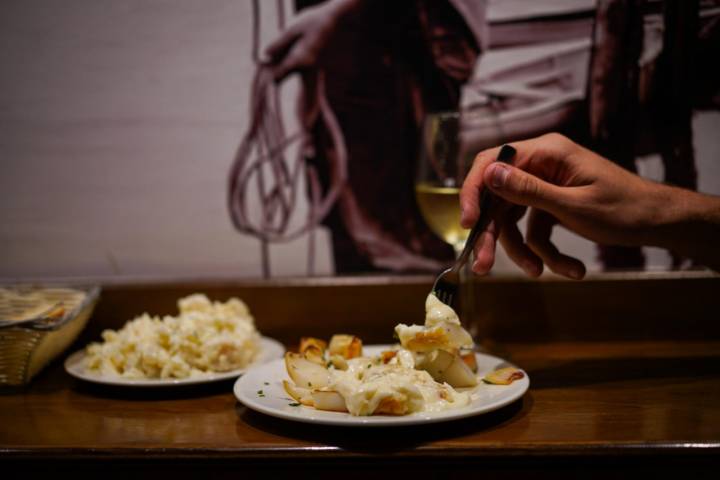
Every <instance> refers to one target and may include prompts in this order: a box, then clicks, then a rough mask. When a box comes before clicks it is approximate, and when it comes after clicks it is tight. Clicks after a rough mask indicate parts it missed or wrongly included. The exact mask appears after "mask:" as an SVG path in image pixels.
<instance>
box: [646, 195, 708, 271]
mask: <svg viewBox="0 0 720 480" xmlns="http://www.w3.org/2000/svg"><path fill="white" fill-rule="evenodd" d="M658 198H660V199H662V209H661V210H662V213H661V214H660V215H659V216H658V219H657V220H658V221H657V222H656V224H655V226H654V231H653V233H652V237H653V239H654V241H651V242H648V244H650V245H653V246H658V247H662V248H666V249H667V250H670V251H672V252H674V253H677V254H680V255H682V256H685V257H689V258H692V259H693V260H696V261H698V262H700V263H703V264H705V265H708V266H710V267H712V268H714V269H718V267H719V266H720V253H719V252H718V249H716V248H715V246H716V245H720V197H716V196H712V195H706V194H702V193H698V192H694V191H691V190H686V189H682V188H677V187H672V186H668V185H661V188H660V189H659V191H658Z"/></svg>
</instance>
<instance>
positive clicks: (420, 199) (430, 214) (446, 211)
mask: <svg viewBox="0 0 720 480" xmlns="http://www.w3.org/2000/svg"><path fill="white" fill-rule="evenodd" d="M415 197H416V198H417V203H418V207H420V213H421V214H422V216H423V218H424V219H425V222H426V223H427V224H428V226H429V227H430V229H431V230H432V231H433V232H434V233H435V235H437V236H438V237H440V238H442V239H443V240H444V241H445V242H447V243H449V244H450V245H452V246H453V248H454V249H455V253H456V254H459V252H460V251H461V250H462V248H463V246H464V245H465V240H467V237H468V233H469V232H470V230H467V229H464V228H462V227H461V226H460V188H459V187H443V186H438V185H437V184H433V183H429V182H418V183H417V184H416V185H415Z"/></svg>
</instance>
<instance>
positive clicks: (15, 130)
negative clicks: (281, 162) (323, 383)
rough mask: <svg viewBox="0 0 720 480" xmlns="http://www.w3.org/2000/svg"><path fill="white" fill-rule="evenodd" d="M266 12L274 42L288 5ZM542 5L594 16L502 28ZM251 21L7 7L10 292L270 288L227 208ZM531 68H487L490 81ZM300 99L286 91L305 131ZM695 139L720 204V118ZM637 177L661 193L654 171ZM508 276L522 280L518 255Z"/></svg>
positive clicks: (237, 15)
mask: <svg viewBox="0 0 720 480" xmlns="http://www.w3.org/2000/svg"><path fill="white" fill-rule="evenodd" d="M261 3H262V5H263V12H262V17H261V18H262V23H263V38H262V40H263V42H267V40H269V39H270V38H271V36H272V35H274V34H275V33H276V32H277V30H276V27H275V16H274V14H275V11H274V9H275V3H274V2H261ZM523 3H524V4H527V5H525V6H523V5H522V4H523ZM541 3H542V9H553V8H564V7H565V6H567V5H568V4H573V5H576V6H577V5H579V4H583V5H585V4H587V5H589V6H592V1H589V2H588V1H584V0H580V1H578V0H565V1H545V2H532V1H525V2H519V1H512V2H502V1H494V2H490V6H489V10H488V19H489V21H491V22H492V21H493V19H495V18H499V17H500V16H502V15H507V7H508V5H512V4H515V5H516V6H517V5H520V6H521V7H522V8H520V9H519V10H521V11H524V12H525V15H533V10H532V9H530V8H529V7H528V5H535V7H534V8H541V7H538V5H539V4H541ZM286 10H287V11H288V12H291V11H292V8H291V5H290V3H288V4H287V9H286ZM516 10H517V9H516ZM251 13H252V12H251V2H250V1H244V0H209V1H199V0H123V1H112V0H66V1H63V2H58V1H53V0H5V1H3V2H1V3H0V64H1V65H2V70H1V71H0V229H1V230H0V252H2V253H0V280H6V281H11V280H17V279H20V280H34V279H38V280H39V279H68V278H70V279H91V280H95V281H113V280H128V279H130V280H132V279H143V278H153V279H154V278H160V279H162V278H178V277H180V278H203V277H206V278H210V277H212V278H218V277H225V278H243V277H257V276H259V275H260V273H261V265H260V247H259V242H258V241H257V240H255V239H253V238H251V237H247V236H243V235H241V234H239V233H237V232H236V231H234V229H233V227H232V225H231V222H230V217H229V215H228V212H227V208H226V193H227V175H228V169H229V167H230V163H231V161H232V158H233V155H234V154H235V151H236V149H237V147H238V144H239V142H240V139H241V135H242V133H243V131H244V130H245V128H246V127H247V120H248V113H247V112H248V100H249V98H248V96H249V91H250V85H249V84H250V81H251V79H252V75H253V72H254V65H253V63H252V61H251V56H250V38H251V24H250V22H251V17H252V15H251ZM518 54H522V52H521V51H520V50H518V49H508V50H506V51H504V50H497V51H489V52H485V53H484V54H483V56H482V57H481V61H480V64H479V65H478V67H477V70H478V72H477V74H481V73H482V69H487V68H492V66H493V64H501V63H502V62H503V61H505V60H506V59H507V58H509V57H512V56H513V55H518ZM297 88H298V86H297V84H296V83H294V82H292V81H291V82H289V83H288V84H286V86H285V87H283V100H284V104H285V115H286V120H287V122H288V125H290V126H292V121H293V118H292V113H293V109H294V99H295V95H296V94H297ZM693 127H694V144H695V149H696V162H697V168H698V179H699V190H700V191H703V192H706V193H714V194H720V135H718V134H719V133H720V113H718V112H717V111H703V112H697V113H696V114H695V115H694V119H693ZM638 167H639V170H640V173H641V174H642V175H644V176H646V177H650V178H656V179H659V178H661V177H662V165H661V163H660V161H659V159H658V158H656V157H654V156H650V157H646V158H642V159H640V160H639V162H638ZM299 207H300V212H299V214H302V209H303V208H304V205H300V206H299ZM554 239H555V241H556V242H557V243H558V244H559V246H560V248H561V250H565V251H567V252H569V253H570V254H572V255H576V256H579V257H580V258H582V259H583V260H584V261H585V262H586V264H587V265H588V266H589V269H590V270H591V271H592V270H597V269H598V268H599V267H598V264H597V261H596V258H595V257H596V251H595V248H594V246H593V245H592V244H591V243H590V242H587V241H585V240H583V239H580V238H578V237H576V236H575V235H572V234H570V233H568V232H566V231H563V230H562V229H558V230H557V231H556V232H555V234H554ZM317 241H318V250H317V259H316V262H317V266H316V273H319V274H332V273H333V264H332V254H331V252H330V243H329V233H328V232H327V231H324V229H320V232H319V235H318V237H317ZM306 242H307V239H306V238H300V239H298V240H296V241H293V242H291V243H287V244H281V245H274V246H273V247H272V251H271V258H272V274H273V275H275V276H286V275H304V274H305V273H306V270H305V268H306V262H305V256H306V252H307V246H306ZM646 254H647V256H648V268H649V269H655V270H663V269H666V268H667V267H668V262H669V259H668V256H667V254H665V253H664V252H661V251H659V250H654V249H648V250H647V251H646ZM496 265H497V266H496V269H495V271H494V274H497V275H502V274H513V273H516V272H517V271H518V270H516V269H515V268H514V266H512V265H511V264H510V262H509V261H508V260H507V258H506V257H505V256H504V255H501V257H500V258H499V259H498V261H497V264H496Z"/></svg>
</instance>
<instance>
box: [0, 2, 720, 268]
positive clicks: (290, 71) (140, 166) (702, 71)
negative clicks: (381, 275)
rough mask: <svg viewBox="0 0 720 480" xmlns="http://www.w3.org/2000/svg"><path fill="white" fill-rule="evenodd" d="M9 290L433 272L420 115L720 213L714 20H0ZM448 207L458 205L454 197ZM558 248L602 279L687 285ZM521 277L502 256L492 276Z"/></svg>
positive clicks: (13, 8)
mask: <svg viewBox="0 0 720 480" xmlns="http://www.w3.org/2000/svg"><path fill="white" fill-rule="evenodd" d="M0 12H1V13H0V23H1V24H2V27H3V28H2V30H0V36H2V37H3V42H0V55H1V56H2V58H3V61H4V65H12V66H13V68H6V69H3V72H2V74H0V87H1V88H0V105H1V106H2V108H0V122H2V125H3V127H2V129H0V155H1V156H2V157H1V158H2V161H1V162H0V191H2V196H3V200H2V202H0V203H1V204H0V222H2V225H3V228H2V231H0V243H1V244H2V247H3V252H4V254H3V256H2V257H0V275H1V276H2V277H3V278H4V279H6V280H7V279H10V280H11V279H41V278H42V279H46V278H51V279H60V278H68V277H70V278H89V279H94V280H95V279H97V280H112V279H119V280H122V279H128V278H129V279H136V278H165V277H186V278H189V277H226V278H241V277H259V276H286V275H325V274H355V273H366V272H396V273H421V272H436V271H438V270H439V269H440V268H441V267H442V266H443V265H445V264H447V263H448V262H449V261H450V260H451V259H452V257H453V249H452V248H451V247H450V245H449V244H447V243H445V242H444V241H443V240H442V239H441V238H440V237H438V236H437V235H436V233H434V232H433V230H432V229H431V228H429V227H428V225H427V218H426V217H424V216H423V215H426V216H427V212H423V211H422V210H421V208H420V206H421V205H419V202H418V200H419V198H420V197H419V196H418V195H419V194H416V190H417V191H419V190H418V182H419V179H418V164H419V162H420V161H421V158H423V156H424V155H427V153H424V152H427V151H429V152H434V151H435V150H434V149H435V148H436V144H434V143H433V144H432V145H430V147H428V145H429V144H428V141H427V139H428V138H433V139H434V138H437V137H438V134H439V132H438V131H434V132H431V133H432V135H430V134H428V132H427V130H426V125H427V118H429V117H428V116H429V115H430V114H432V113H437V112H447V111H459V112H460V116H459V121H458V122H456V124H455V125H454V126H452V124H450V125H451V126H450V127H443V128H451V129H455V131H456V132H455V133H457V136H458V138H459V139H461V142H459V143H460V144H459V145H458V146H457V148H458V149H459V150H458V152H459V155H458V157H459V158H460V157H463V158H461V160H462V161H467V159H466V157H468V156H471V154H472V153H473V152H476V151H478V150H480V149H483V148H487V147H489V146H492V145H495V144H498V143H502V142H507V141H512V140H515V139H521V138H527V137H529V136H534V135H537V134H540V133H543V132H548V131H561V132H564V133H565V134H567V135H568V136H571V137H572V138H573V139H575V140H576V141H578V142H580V143H583V144H585V145H587V146H590V147H591V148H594V149H596V150H598V151H600V152H601V153H603V154H604V155H606V156H608V158H611V159H612V160H614V161H616V162H617V163H619V164H621V165H623V166H624V167H626V168H629V169H631V170H635V171H637V172H638V173H640V174H641V175H643V176H646V177H649V178H653V179H656V180H660V181H668V182H672V183H675V184H678V185H682V186H686V187H688V188H693V189H698V190H700V191H703V192H706V193H714V194H720V167H719V166H718V165H720V163H718V159H720V140H719V139H718V137H717V132H718V131H720V128H719V127H720V113H719V112H718V107H719V106H720V100H719V99H720V94H719V87H720V74H719V73H718V68H719V67H718V65H717V62H713V61H711V59H713V58H718V56H719V54H720V51H719V50H720V40H719V39H718V38H719V35H720V34H719V32H720V27H719V25H720V3H719V2H717V1H697V2H692V1H690V2H685V1H683V2H680V1H674V2H673V1H651V0H647V1H639V0H638V1H609V0H608V1H598V2H594V1H576V0H572V1H570V0H564V1H563V0H555V1H541V2H538V1H530V0H525V1H521V0H506V1H500V0H497V1H493V0H490V1H487V2H485V1H469V0H468V1H461V0H454V1H447V2H429V1H421V0H418V1H409V2H392V6H385V7H384V8H379V7H378V6H373V5H372V2H363V1H360V0H358V1H333V0H329V1H327V2H310V1H297V2H290V1H286V2H282V1H278V2H276V1H265V2H257V1H255V2H250V1H230V0H218V1H215V2H212V4H203V5H201V4H199V3H198V2H194V1H191V0H180V1H174V2H164V1H160V0H155V1H149V2H148V1H128V2H112V1H106V2H93V1H89V0H71V1H69V2H63V5H62V6H60V5H56V2H51V1H49V0H35V1H32V2H3V4H2V5H1V6H0ZM444 188H446V190H447V191H446V192H445V193H448V192H450V193H451V191H452V189H453V188H455V187H454V186H453V185H450V184H448V185H445V186H444ZM553 238H554V240H555V242H556V243H557V244H558V245H560V246H561V247H562V248H563V249H564V250H566V251H568V252H569V253H571V254H573V255H574V256H578V257H579V258H581V259H583V261H585V263H586V264H587V265H588V266H589V269H590V270H591V271H592V270H594V271H600V270H611V269H652V270H666V269H672V268H688V267H690V265H688V263H687V262H685V261H684V260H683V259H681V258H672V257H671V256H670V255H669V254H668V253H667V252H664V251H660V250H658V249H652V248H650V249H647V248H646V249H642V250H641V249H624V248H617V247H612V246H596V245H594V244H592V243H590V242H587V241H585V240H583V239H580V238H579V237H576V236H574V235H572V234H570V233H568V232H566V231H564V230H562V229H556V231H555V232H554V236H553ZM516 272H517V270H516V269H515V267H514V266H513V265H511V262H509V261H508V260H507V258H506V257H504V256H500V258H498V260H497V263H496V269H495V270H494V273H496V274H513V273H516Z"/></svg>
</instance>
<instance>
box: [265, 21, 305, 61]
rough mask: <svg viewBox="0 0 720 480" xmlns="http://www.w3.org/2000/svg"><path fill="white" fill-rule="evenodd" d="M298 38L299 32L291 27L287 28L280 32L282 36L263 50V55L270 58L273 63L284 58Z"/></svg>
mask: <svg viewBox="0 0 720 480" xmlns="http://www.w3.org/2000/svg"><path fill="white" fill-rule="evenodd" d="M299 36H300V32H299V31H297V30H296V29H294V28H293V27H290V28H288V29H287V30H285V31H284V32H282V35H280V36H279V37H278V38H277V39H275V40H274V41H272V42H271V43H270V45H268V46H267V47H266V48H265V55H266V56H268V57H270V59H271V60H274V61H276V60H278V59H279V58H282V57H284V56H285V54H287V52H288V51H289V50H290V48H291V47H292V46H293V44H294V43H295V40H297V38H298V37H299Z"/></svg>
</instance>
